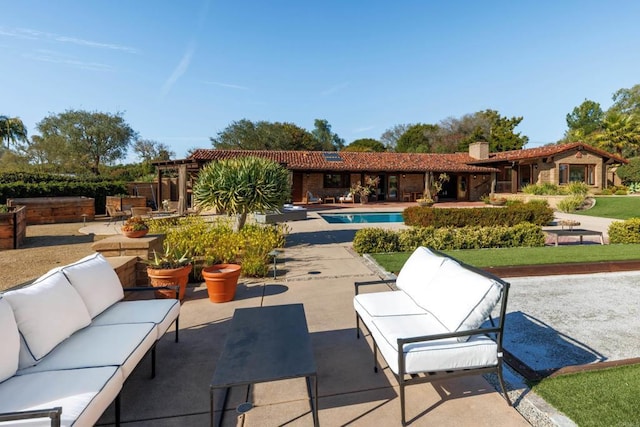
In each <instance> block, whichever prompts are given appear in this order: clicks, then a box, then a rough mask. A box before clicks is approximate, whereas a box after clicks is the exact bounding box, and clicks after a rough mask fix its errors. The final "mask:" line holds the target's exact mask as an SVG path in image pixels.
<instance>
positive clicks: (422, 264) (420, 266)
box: [396, 246, 448, 305]
mask: <svg viewBox="0 0 640 427" xmlns="http://www.w3.org/2000/svg"><path fill="white" fill-rule="evenodd" d="M445 259H448V258H445V257H441V256H439V255H436V254H434V253H433V252H431V251H430V250H429V249H427V248H425V247H424V246H420V247H419V248H417V249H416V250H415V251H413V253H412V254H411V256H410V257H409V259H408V260H407V261H406V262H405V263H404V265H403V266H402V268H401V269H400V273H398V278H397V279H396V286H397V287H398V289H402V290H403V291H405V292H406V293H407V294H409V296H410V297H411V298H413V300H414V301H415V302H416V303H417V304H418V305H420V299H422V298H428V297H429V295H428V290H427V287H428V285H429V283H431V280H433V278H434V277H435V275H436V274H437V273H438V269H439V268H440V266H441V265H442V263H443V262H444V260H445ZM423 294H424V295H423Z"/></svg>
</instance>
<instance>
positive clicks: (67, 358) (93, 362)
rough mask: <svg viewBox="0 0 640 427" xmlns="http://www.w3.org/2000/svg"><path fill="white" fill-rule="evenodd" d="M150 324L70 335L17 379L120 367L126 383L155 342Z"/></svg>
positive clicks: (87, 330) (91, 329) (106, 327)
mask: <svg viewBox="0 0 640 427" xmlns="http://www.w3.org/2000/svg"><path fill="white" fill-rule="evenodd" d="M156 335H157V333H156V327H155V324H153V323H129V324H126V325H105V326H90V327H88V328H85V329H83V330H81V331H78V332H76V333H75V334H73V335H72V336H71V337H70V338H69V339H67V340H66V341H65V342H63V343H62V344H60V345H59V346H58V347H56V348H55V349H54V350H53V351H52V352H51V353H50V354H49V355H47V357H45V358H44V359H42V360H41V361H40V362H39V363H38V364H37V365H35V366H32V367H29V368H25V369H21V370H19V371H18V373H17V374H18V375H26V374H31V373H34V372H43V371H57V370H61V369H77V368H94V367H100V366H121V369H122V374H123V375H124V378H125V379H126V378H127V377H128V376H129V375H130V374H131V372H132V371H133V369H134V368H135V367H136V365H137V364H138V363H139V362H140V360H141V359H142V357H143V356H144V355H145V354H146V353H147V351H149V349H150V348H151V347H153V345H154V344H155V342H156Z"/></svg>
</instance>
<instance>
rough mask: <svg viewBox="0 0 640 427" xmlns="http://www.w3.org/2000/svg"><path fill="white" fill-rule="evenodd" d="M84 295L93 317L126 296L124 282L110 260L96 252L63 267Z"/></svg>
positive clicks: (63, 270) (71, 281) (82, 295)
mask: <svg viewBox="0 0 640 427" xmlns="http://www.w3.org/2000/svg"><path fill="white" fill-rule="evenodd" d="M62 272H63V273H64V275H65V276H67V279H69V282H70V283H71V286H73V287H74V288H75V289H76V291H78V293H79V294H80V296H81V297H82V300H83V301H84V303H85V305H86V306H87V309H88V310H89V314H90V315H91V318H94V317H96V316H97V315H98V314H100V313H102V312H103V311H104V310H106V309H107V308H109V307H111V306H112V305H113V304H115V303H117V302H118V301H120V300H121V299H123V298H124V291H123V290H122V284H121V283H120V279H119V278H118V275H117V274H116V272H115V270H114V269H113V267H111V264H109V261H107V260H106V259H105V257H104V256H102V254H99V253H95V254H93V255H89V256H87V257H84V258H82V259H81V260H80V261H78V262H75V263H73V264H70V265H67V266H65V267H63V268H62Z"/></svg>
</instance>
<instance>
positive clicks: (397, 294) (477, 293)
mask: <svg viewBox="0 0 640 427" xmlns="http://www.w3.org/2000/svg"><path fill="white" fill-rule="evenodd" d="M374 284H388V285H390V286H391V287H394V286H393V285H395V288H396V289H397V290H394V291H388V292H385V291H383V292H369V293H361V288H362V287H363V286H366V285H374ZM508 292H509V283H507V282H504V281H503V280H501V279H499V278H497V277H494V276H492V275H490V274H488V273H486V272H483V271H480V270H477V269H475V268H473V267H471V266H468V265H465V264H463V263H460V262H458V261H456V260H454V259H453V258H450V257H447V256H445V255H444V254H440V253H435V252H433V251H431V250H429V249H427V248H424V247H419V248H418V249H416V250H415V251H414V252H413V254H412V255H411V256H410V257H409V259H408V260H407V262H406V263H405V264H404V266H403V267H402V269H401V270H400V273H399V274H398V276H397V278H396V279H395V280H381V281H370V282H356V283H355V294H356V295H355V298H354V307H355V310H356V330H357V337H358V338H360V322H361V321H362V323H364V325H365V326H366V327H367V330H368V331H369V332H370V334H371V338H372V341H373V358H374V371H375V372H377V371H378V368H377V363H378V362H377V352H378V349H380V353H381V354H382V357H383V358H384V360H385V361H386V363H387V365H388V367H389V369H391V371H392V372H393V373H394V375H395V376H396V378H397V380H398V385H399V387H400V410H401V416H402V425H405V424H406V415H405V386H406V385H410V384H416V383H424V382H431V381H435V380H439V379H442V378H452V377H456V376H463V375H470V374H483V373H489V372H495V373H497V374H498V379H499V382H500V386H501V387H502V392H503V394H504V397H505V399H506V400H507V403H508V404H509V405H511V402H510V400H509V396H508V395H507V392H506V388H505V384H504V380H503V378H502V356H503V355H502V334H503V330H504V318H505V312H506V307H507V297H508ZM500 301H501V305H500V308H499V311H500V318H499V320H498V324H497V325H496V324H495V323H494V321H493V319H492V318H491V313H492V311H493V310H494V308H495V307H496V306H497V304H498V302H500ZM487 321H488V322H487Z"/></svg>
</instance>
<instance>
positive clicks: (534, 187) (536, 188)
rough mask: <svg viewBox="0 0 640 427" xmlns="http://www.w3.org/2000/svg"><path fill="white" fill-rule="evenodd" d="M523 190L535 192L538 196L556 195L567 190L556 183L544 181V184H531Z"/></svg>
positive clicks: (528, 192) (527, 192) (524, 191)
mask: <svg viewBox="0 0 640 427" xmlns="http://www.w3.org/2000/svg"><path fill="white" fill-rule="evenodd" d="M522 192H523V193H525V194H534V195H537V196H555V195H558V194H565V193H566V190H565V189H564V188H562V187H559V186H557V185H556V184H551V183H544V184H529V185H526V186H524V187H523V188H522Z"/></svg>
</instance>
